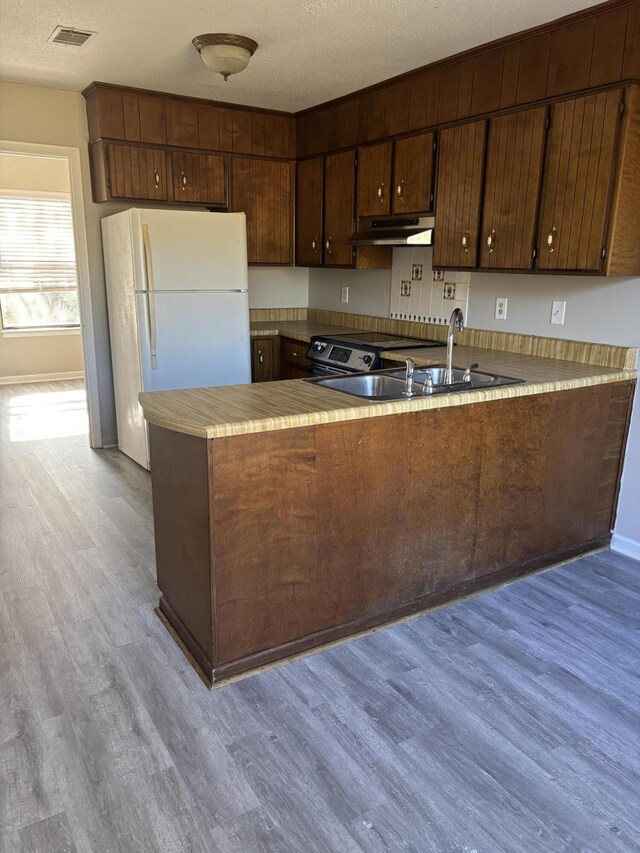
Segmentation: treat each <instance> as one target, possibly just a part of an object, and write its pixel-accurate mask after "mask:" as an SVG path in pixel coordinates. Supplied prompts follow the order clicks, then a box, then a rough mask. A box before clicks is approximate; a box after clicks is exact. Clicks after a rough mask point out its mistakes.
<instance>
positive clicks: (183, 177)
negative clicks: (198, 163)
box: [180, 172, 187, 190]
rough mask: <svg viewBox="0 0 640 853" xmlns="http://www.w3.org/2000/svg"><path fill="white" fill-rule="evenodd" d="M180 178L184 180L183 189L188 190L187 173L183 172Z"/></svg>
mask: <svg viewBox="0 0 640 853" xmlns="http://www.w3.org/2000/svg"><path fill="white" fill-rule="evenodd" d="M180 180H181V181H182V189H183V190H186V188H187V176H186V175H185V173H184V172H182V178H181V179H180Z"/></svg>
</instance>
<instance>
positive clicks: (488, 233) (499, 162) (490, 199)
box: [480, 107, 547, 270]
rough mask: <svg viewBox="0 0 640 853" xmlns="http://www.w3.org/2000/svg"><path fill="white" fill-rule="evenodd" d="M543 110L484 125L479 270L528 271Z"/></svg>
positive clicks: (539, 168)
mask: <svg viewBox="0 0 640 853" xmlns="http://www.w3.org/2000/svg"><path fill="white" fill-rule="evenodd" d="M546 114H547V109H546V107H537V108H536V109H533V110H522V111H521V112H517V113H511V114H507V115H503V116H499V117H498V118H495V119H491V120H490V121H489V131H488V138H487V159H486V170H485V179H484V201H483V206H482V234H481V237H480V267H482V268H484V269H512V270H526V269H531V268H532V267H533V250H534V246H535V227H536V211H537V208H538V195H539V191H540V176H541V172H542V155H543V151H544V138H545V124H546Z"/></svg>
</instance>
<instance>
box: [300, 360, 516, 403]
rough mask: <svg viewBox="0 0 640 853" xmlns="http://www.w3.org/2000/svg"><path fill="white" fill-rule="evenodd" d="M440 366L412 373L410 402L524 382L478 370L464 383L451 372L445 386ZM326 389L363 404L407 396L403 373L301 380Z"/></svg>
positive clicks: (458, 372)
mask: <svg viewBox="0 0 640 853" xmlns="http://www.w3.org/2000/svg"><path fill="white" fill-rule="evenodd" d="M445 370H446V366H445V365H444V364H437V365H434V366H433V367H424V368H419V369H416V371H415V373H414V376H413V379H414V386H413V393H412V394H411V395H410V397H412V398H414V399H415V398H416V397H422V396H425V397H426V396H433V395H434V394H449V393H460V392H463V391H473V390H475V389H478V388H497V387H499V386H500V385H516V384H518V383H520V382H524V379H515V378H513V377H512V376H499V375H498V374H495V373H484V372H483V371H479V370H472V371H470V374H469V378H468V380H465V379H464V375H465V371H464V370H462V369H461V368H458V367H454V368H453V382H452V383H446V382H445ZM428 374H430V375H431V380H432V387H431V390H429V391H428V393H426V394H425V393H424V390H425V385H427V383H428V380H427V375H428ZM305 381H306V382H313V383H314V384H315V385H321V386H322V387H323V388H329V389H331V390H332V391H341V392H342V393H343V394H351V395H352V396H354V397H364V398H365V399H367V400H406V399H408V396H407V395H406V394H405V393H404V390H405V371H404V370H395V369H394V370H385V371H378V372H376V373H352V374H349V375H347V376H322V377H314V378H312V379H307V380H305Z"/></svg>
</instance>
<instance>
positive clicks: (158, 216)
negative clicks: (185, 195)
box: [130, 209, 248, 291]
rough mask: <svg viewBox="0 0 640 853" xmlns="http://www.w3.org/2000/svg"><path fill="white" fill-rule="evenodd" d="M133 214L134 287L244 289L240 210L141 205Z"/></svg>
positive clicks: (243, 221)
mask: <svg viewBox="0 0 640 853" xmlns="http://www.w3.org/2000/svg"><path fill="white" fill-rule="evenodd" d="M130 214H131V229H132V240H133V243H134V246H135V247H136V248H135V251H136V265H137V267H138V274H137V275H136V285H135V286H136V290H147V289H154V290H157V291H162V290H246V289H247V287H248V267H247V225H246V217H245V215H244V213H207V212H203V211H194V210H140V209H133V210H131V211H130Z"/></svg>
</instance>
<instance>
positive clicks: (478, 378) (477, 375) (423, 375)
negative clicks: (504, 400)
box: [389, 364, 524, 394]
mask: <svg viewBox="0 0 640 853" xmlns="http://www.w3.org/2000/svg"><path fill="white" fill-rule="evenodd" d="M445 371H446V365H444V364H434V365H433V367H420V368H416V370H415V373H414V374H413V380H414V382H416V383H420V388H419V389H418V393H422V386H423V385H424V384H425V383H426V382H427V376H428V375H429V374H430V375H431V380H432V382H433V391H432V393H433V394H444V393H447V392H448V391H473V390H474V389H476V388H497V387H499V386H500V385H518V384H520V383H522V382H524V379H515V378H514V377H512V376H500V375H498V374H497V373H485V372H484V371H481V370H471V371H470V374H469V379H468V381H465V380H464V374H465V371H464V370H463V369H462V368H459V367H454V368H453V382H451V383H447V382H446V381H445ZM389 375H390V376H394V377H397V378H402V379H404V377H405V371H404V370H392V371H391V372H390V374H389Z"/></svg>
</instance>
